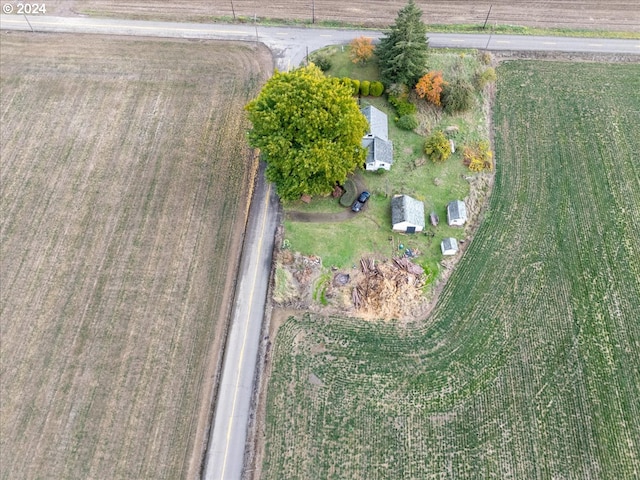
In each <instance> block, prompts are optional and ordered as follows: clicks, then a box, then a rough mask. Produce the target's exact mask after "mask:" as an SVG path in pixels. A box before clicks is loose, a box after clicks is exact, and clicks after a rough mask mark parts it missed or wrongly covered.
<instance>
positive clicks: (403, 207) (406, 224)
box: [391, 195, 425, 233]
mask: <svg viewBox="0 0 640 480" xmlns="http://www.w3.org/2000/svg"><path fill="white" fill-rule="evenodd" d="M391 223H392V225H393V231H394V232H404V233H415V232H421V231H422V230H424V225H425V221H424V204H423V203H422V202H421V201H420V200H416V199H415V198H411V197H410V196H409V195H396V196H394V197H393V198H392V199H391Z"/></svg>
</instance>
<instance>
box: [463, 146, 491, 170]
mask: <svg viewBox="0 0 640 480" xmlns="http://www.w3.org/2000/svg"><path fill="white" fill-rule="evenodd" d="M462 156H463V163H464V164H465V165H466V166H467V167H469V170H472V171H474V172H482V171H483V170H493V152H492V151H491V150H490V149H489V142H487V141H481V142H477V143H473V144H471V145H468V146H465V147H464V152H463V154H462Z"/></svg>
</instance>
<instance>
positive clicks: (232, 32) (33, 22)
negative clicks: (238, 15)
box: [2, 18, 255, 35]
mask: <svg viewBox="0 0 640 480" xmlns="http://www.w3.org/2000/svg"><path fill="white" fill-rule="evenodd" d="M30 22H31V25H33V26H40V25H41V26H49V27H61V28H64V27H89V28H127V29H133V30H157V31H172V32H202V33H224V34H225V35H255V33H253V32H248V31H246V32H245V31H239V32H238V31H235V30H209V29H204V28H186V27H180V28H177V27H154V26H146V25H118V24H101V23H91V24H86V23H73V22H65V23H58V22H45V21H40V20H33V19H30ZM2 23H13V24H16V25H25V23H24V21H22V20H5V19H4V18H3V19H2Z"/></svg>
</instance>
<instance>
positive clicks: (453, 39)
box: [451, 38, 464, 43]
mask: <svg viewBox="0 0 640 480" xmlns="http://www.w3.org/2000/svg"><path fill="white" fill-rule="evenodd" d="M451 41H452V42H458V43H459V42H464V38H452V39H451Z"/></svg>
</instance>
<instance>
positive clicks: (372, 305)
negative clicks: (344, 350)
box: [351, 256, 425, 319]
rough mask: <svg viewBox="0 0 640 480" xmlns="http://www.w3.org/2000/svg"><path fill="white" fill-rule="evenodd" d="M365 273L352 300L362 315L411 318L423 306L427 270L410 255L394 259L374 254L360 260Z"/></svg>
mask: <svg viewBox="0 0 640 480" xmlns="http://www.w3.org/2000/svg"><path fill="white" fill-rule="evenodd" d="M360 267H361V273H362V275H359V276H358V278H357V279H356V285H355V286H354V287H353V288H352V290H351V300H352V303H353V306H354V307H355V308H356V309H357V311H358V315H360V316H370V317H375V318H384V319H392V318H407V317H411V316H413V315H415V314H416V312H417V311H418V310H421V307H422V304H423V303H424V297H423V295H422V287H423V285H424V282H425V275H424V270H423V268H422V267H421V266H420V265H416V264H415V263H413V262H412V261H411V260H410V259H409V258H408V257H406V256H402V257H396V258H393V259H392V260H391V261H389V260H385V261H378V262H376V261H375V260H374V259H372V258H363V259H361V260H360Z"/></svg>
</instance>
